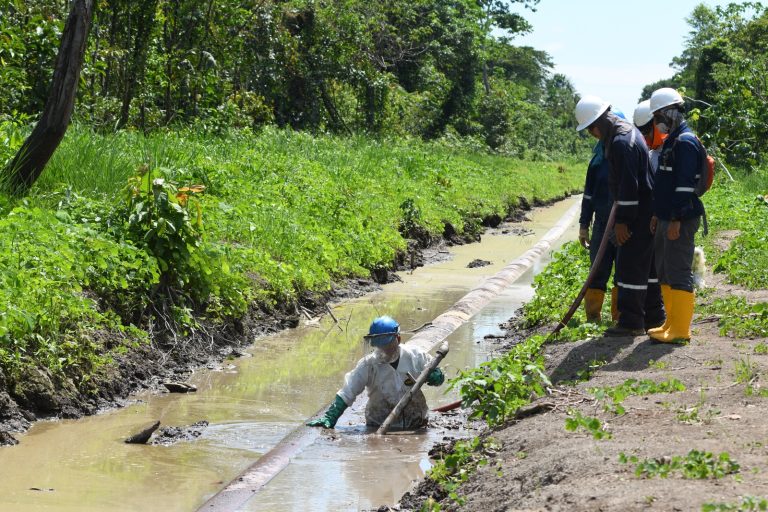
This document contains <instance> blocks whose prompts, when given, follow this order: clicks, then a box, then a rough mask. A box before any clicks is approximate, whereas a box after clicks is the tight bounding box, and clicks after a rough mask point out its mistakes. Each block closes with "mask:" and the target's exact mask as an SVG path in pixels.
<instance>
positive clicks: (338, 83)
mask: <svg viewBox="0 0 768 512" xmlns="http://www.w3.org/2000/svg"><path fill="white" fill-rule="evenodd" d="M68 3H69V2H62V1H60V0H35V1H31V2H29V1H28V2H21V1H18V0H0V62H2V69H3V72H2V74H0V105H2V108H1V109H0V110H1V112H0V116H11V117H13V118H14V119H17V120H19V119H22V120H23V119H34V118H35V117H36V116H37V115H39V113H40V112H41V110H42V108H43V105H44V104H45V101H46V99H47V97H48V87H49V83H50V78H51V74H52V71H53V62H54V59H55V55H56V51H57V48H58V44H59V38H60V35H61V32H62V29H63V22H64V20H65V18H66V15H67V9H68ZM537 3H538V0H514V1H512V2H507V1H501V0H450V1H445V0H416V1H408V2H406V1H402V0H383V1H377V2H366V1H361V0H344V1H334V2H325V1H317V0H262V1H258V2H253V1H242V0H226V1H217V2H214V1H212V0H211V1H204V2H201V1H198V0H174V1H169V0H141V1H136V0H99V1H96V2H95V9H94V10H95V14H94V19H93V25H92V29H91V32H90V38H89V40H88V48H87V50H86V62H85V65H84V68H83V76H82V80H81V85H80V88H79V95H78V101H77V110H76V114H75V115H76V117H77V118H78V119H80V120H81V122H83V123H85V124H87V125H89V126H92V127H93V128H94V129H97V130H100V131H112V130H114V129H115V128H123V127H137V128H140V129H141V130H143V131H151V130H155V129H158V128H160V127H167V126H179V125H189V124H194V125H195V126H197V127H199V128H202V129H205V130H214V131H221V130H226V129H228V128H231V127H250V128H259V127H263V126H266V125H270V124H276V125H278V126H281V127H285V126H289V127H292V128H294V129H300V130H312V131H329V132H335V133H343V134H350V133H361V132H365V133H369V134H381V135H390V136H402V135H412V136H417V137H422V138H426V139H434V138H439V137H444V136H445V137H449V138H456V137H459V138H465V139H468V140H471V141H473V143H475V144H477V145H479V146H482V147H490V148H492V149H495V150H499V151H503V152H505V153H508V154H514V155H519V156H529V157H531V158H534V159H546V158H550V157H551V156H552V154H553V153H558V154H559V155H563V154H571V153H573V152H574V151H576V150H578V149H579V148H581V144H582V141H583V140H584V139H583V138H580V137H579V136H578V135H577V134H576V133H575V132H574V131H573V129H572V128H573V127H574V126H575V124H574V120H573V118H572V110H573V106H574V104H575V91H574V89H573V86H572V85H571V84H570V82H569V81H568V80H567V79H566V78H565V77H564V76H562V75H554V76H553V75H552V73H551V72H550V70H551V68H552V62H551V59H550V57H549V56H548V55H547V54H546V53H545V52H543V51H539V50H535V49H533V48H530V47H518V46H514V45H513V44H512V40H513V38H514V36H515V35H516V34H520V33H524V32H526V31H528V30H530V28H531V27H530V25H529V24H528V23H527V22H526V21H525V19H524V18H523V17H522V16H521V15H520V14H519V13H517V12H516V10H515V9H514V5H515V4H518V7H522V6H526V7H534V6H535V5H536V4H537ZM517 10H521V11H524V9H517Z"/></svg>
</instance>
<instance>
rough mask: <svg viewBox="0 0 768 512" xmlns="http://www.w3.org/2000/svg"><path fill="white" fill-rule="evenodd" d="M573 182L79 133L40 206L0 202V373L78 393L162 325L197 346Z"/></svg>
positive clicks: (539, 168) (46, 179)
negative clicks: (448, 231) (211, 334)
mask: <svg viewBox="0 0 768 512" xmlns="http://www.w3.org/2000/svg"><path fill="white" fill-rule="evenodd" d="M0 137H3V138H6V139H8V140H15V141H18V140H19V139H20V137H18V136H16V135H14V133H13V131H12V129H11V130H10V131H6V132H0ZM10 151H12V148H11V149H10ZM137 169H138V171H137ZM581 174H582V172H581V166H580V165H566V166H563V165H560V164H550V163H533V162H523V161H512V160H509V159H506V158H502V157H498V156H491V155H484V154H458V153H455V152H454V151H452V150H451V149H448V148H445V147H443V146H440V145H437V144H435V143H423V142H417V141H411V142H407V141H400V142H398V141H394V140H386V141H380V142H376V141H372V140H370V139H367V138H363V137H358V138H349V137H344V138H338V137H333V136H312V135H308V134H301V133H297V132H292V131H285V130H280V129H271V128H270V129H266V130H264V131H263V132H262V134H261V135H259V136H254V135H253V134H252V133H251V132H249V131H243V132H230V133H228V134H227V136H226V137H225V138H224V137H220V138H217V137H213V136H203V135H199V134H198V133H197V132H194V131H184V132H181V131H179V132H171V133H162V134H161V133H158V134H155V135H150V136H144V135H141V134H138V133H135V132H122V133H119V134H116V135H99V134H96V133H93V132H91V131H90V130H88V129H85V128H81V127H75V128H74V129H72V130H70V133H69V135H68V137H67V138H66V139H65V142H64V144H63V146H62V147H61V148H60V149H59V151H58V152H57V153H56V155H55V157H54V159H53V160H52V162H51V164H50V166H49V168H48V170H47V172H46V173H45V174H44V175H43V178H42V180H41V181H40V182H38V185H37V186H36V187H35V188H34V189H33V190H32V195H31V196H30V197H28V198H26V199H22V200H17V201H15V202H12V201H10V200H6V205H5V210H6V212H8V213H7V215H6V216H5V217H4V218H3V219H2V221H0V279H2V286H1V287H0V295H1V296H0V302H2V304H4V309H5V314H4V315H3V316H2V317H0V369H2V370H3V371H4V372H5V374H6V375H7V376H11V377H18V376H19V375H20V372H22V371H24V368H25V367H28V366H30V365H35V364H40V365H42V366H43V367H44V368H47V369H48V370H50V371H52V372H54V373H56V372H60V373H62V374H65V375H67V376H68V377H70V378H71V379H73V380H74V381H75V382H76V383H78V384H80V383H81V382H82V381H83V379H86V380H87V379H88V378H89V376H90V375H91V374H92V372H93V371H94V370H95V368H96V367H97V366H99V365H101V364H102V363H103V362H104V357H105V355H106V353H108V352H110V351H114V350H118V351H121V350H125V348H126V347H128V346H130V345H131V344H133V343H136V342H141V341H142V340H144V339H146V337H147V334H146V331H147V330H150V329H152V326H153V325H154V326H155V329H157V327H158V324H159V325H160V326H162V325H163V324H164V323H165V322H168V323H170V324H171V325H175V326H176V328H177V329H179V330H182V331H187V332H188V333H192V334H194V332H195V331H198V330H199V329H202V328H204V326H205V325H208V326H210V325H211V324H216V323H221V322H225V321H228V320H231V319H234V318H239V317H241V316H243V315H244V314H245V313H246V310H247V309H248V308H249V307H250V306H251V305H254V304H255V305H257V306H259V307H262V308H267V309H269V308H272V307H274V306H275V305H276V304H281V305H282V306H283V307H285V304H291V303H293V302H294V301H295V300H296V299H297V298H298V297H299V296H301V295H302V294H304V293H305V292H308V291H322V290H326V289H328V288H329V286H330V284H331V282H333V281H334V280H338V279H342V278H344V277H350V276H358V275H363V276H365V275H369V273H370V271H371V270H373V269H376V268H381V267H390V266H391V265H392V262H393V259H394V257H395V255H396V253H397V252H398V251H403V250H405V249H406V242H405V237H409V236H411V237H412V236H426V237H437V236H441V235H442V233H443V230H444V229H445V227H446V226H447V225H450V226H451V227H452V228H453V229H455V230H456V231H457V232H458V233H473V232H477V230H478V229H480V227H481V222H482V220H483V219H484V218H486V217H490V216H494V215H496V216H505V215H506V214H507V213H508V212H509V211H510V210H511V209H514V208H515V207H516V206H518V204H519V200H520V198H521V197H523V198H527V200H529V201H531V200H533V199H534V198H536V199H541V200H547V199H551V198H553V197H556V196H560V195H562V194H563V193H565V192H567V191H570V190H574V189H577V188H578V186H579V184H580V182H581V179H582V178H581ZM104 331H107V332H110V333H112V334H111V335H110V336H107V337H105V336H103V332H104ZM100 333H101V334H100ZM104 342H106V345H105V344H104Z"/></svg>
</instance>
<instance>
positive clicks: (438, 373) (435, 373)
mask: <svg viewBox="0 0 768 512" xmlns="http://www.w3.org/2000/svg"><path fill="white" fill-rule="evenodd" d="M443 382H445V375H443V370H441V369H440V368H435V369H434V370H432V371H431V372H429V375H427V386H439V385H440V384H442V383H443Z"/></svg>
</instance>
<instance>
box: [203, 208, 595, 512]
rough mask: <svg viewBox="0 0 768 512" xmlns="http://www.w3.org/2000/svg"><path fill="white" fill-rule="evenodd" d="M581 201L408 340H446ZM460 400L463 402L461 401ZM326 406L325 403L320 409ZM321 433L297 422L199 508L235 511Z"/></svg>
mask: <svg viewBox="0 0 768 512" xmlns="http://www.w3.org/2000/svg"><path fill="white" fill-rule="evenodd" d="M579 208H580V204H579V203H576V204H574V205H573V206H572V207H571V208H569V209H568V211H567V212H566V213H565V215H563V217H562V218H561V219H560V220H559V221H558V222H557V224H555V225H554V226H553V227H552V228H551V229H550V230H549V231H547V233H546V234H545V235H544V236H543V237H542V238H541V240H539V242H537V243H536V245H534V246H533V247H532V248H530V249H528V250H527V251H526V252H525V253H523V255H522V256H520V257H519V258H517V259H516V260H514V261H512V262H510V263H509V264H507V266H506V267H504V268H503V269H502V270H500V271H499V272H498V273H497V274H494V275H493V276H491V277H490V278H488V279H487V280H486V281H485V282H484V283H483V284H481V285H480V286H478V287H477V288H475V289H474V290H472V291H470V292H469V293H467V294H466V295H465V296H464V297H462V298H461V299H460V300H459V301H458V302H456V304H454V305H453V306H452V307H451V308H450V309H449V310H448V311H446V312H445V313H443V314H441V315H440V316H438V317H437V318H435V319H434V320H433V321H432V322H431V323H427V324H425V325H424V326H422V327H420V328H419V329H416V330H417V331H418V332H417V333H416V334H415V335H414V336H413V337H412V338H411V339H410V340H408V342H407V343H414V344H417V345H418V346H419V347H420V348H421V349H422V350H425V351H431V350H432V349H434V348H435V347H436V346H437V345H439V344H440V343H442V342H443V340H445V338H446V337H448V335H449V334H451V333H452V332H453V331H455V330H456V329H457V328H458V327H459V326H461V325H462V324H463V323H465V322H466V321H467V320H469V319H470V318H471V317H472V316H473V315H474V314H475V313H477V312H478V311H480V310H481V309H482V308H483V307H485V305H486V304H488V302H490V300H491V299H492V298H493V297H495V296H497V295H498V294H500V293H501V292H502V291H504V289H506V288H507V287H508V286H510V285H511V284H512V283H514V282H515V281H516V280H517V279H519V278H520V276H522V275H523V274H524V273H525V272H526V271H528V270H529V269H530V268H531V267H532V266H533V264H534V262H535V261H537V260H538V259H540V258H541V257H542V256H543V255H544V254H545V253H546V252H547V251H549V250H550V249H551V248H552V245H554V243H555V242H556V241H557V240H558V239H559V238H560V237H562V236H563V234H564V233H565V232H566V230H567V229H568V227H569V226H570V225H571V223H572V222H573V220H574V219H575V218H576V215H577V214H578V211H579ZM459 404H461V402H459ZM323 410H325V407H323V408H322V409H321V410H320V411H318V413H320V412H321V411H323ZM318 436H319V432H318V430H317V429H316V428H312V427H307V426H305V425H303V424H302V425H300V426H298V427H297V428H296V429H295V430H294V431H293V432H291V433H290V434H288V436H286V437H285V438H283V439H282V440H281V441H280V442H279V443H278V444H277V445H275V446H274V447H273V448H272V449H271V450H270V451H269V452H267V453H265V454H264V455H262V456H261V457H260V458H259V459H258V460H257V461H256V462H254V463H253V464H252V465H251V466H250V467H248V468H246V469H245V470H244V471H243V472H242V473H240V475H238V476H237V477H236V478H235V479H234V480H233V481H232V482H230V483H229V484H227V486H226V487H224V488H223V489H221V490H220V491H219V492H217V493H216V494H215V495H213V496H212V497H211V498H210V499H209V500H208V501H206V502H205V503H204V504H203V505H202V506H200V508H199V509H198V512H203V511H206V512H234V511H237V510H239V509H240V508H241V507H242V506H243V505H245V503H246V502H247V501H248V500H250V499H251V498H252V497H253V496H254V495H255V494H256V493H257V492H259V490H261V489H262V488H263V487H264V486H265V485H266V484H267V482H269V481H270V480H271V479H272V478H274V477H275V476H277V474H278V473H279V472H280V471H282V470H283V469H285V467H287V466H288V464H289V463H290V458H291V457H294V456H295V455H297V454H298V453H299V452H301V451H302V450H303V449H304V448H306V447H307V446H309V445H310V444H312V443H313V442H314V440H315V439H316V438H317V437H318Z"/></svg>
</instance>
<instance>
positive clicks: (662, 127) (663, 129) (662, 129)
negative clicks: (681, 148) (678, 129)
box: [656, 123, 669, 133]
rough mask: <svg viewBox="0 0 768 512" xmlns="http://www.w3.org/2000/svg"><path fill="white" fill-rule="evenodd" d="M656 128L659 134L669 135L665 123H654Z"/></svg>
mask: <svg viewBox="0 0 768 512" xmlns="http://www.w3.org/2000/svg"><path fill="white" fill-rule="evenodd" d="M656 128H658V129H659V131H660V132H661V133H669V126H667V123H656Z"/></svg>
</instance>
